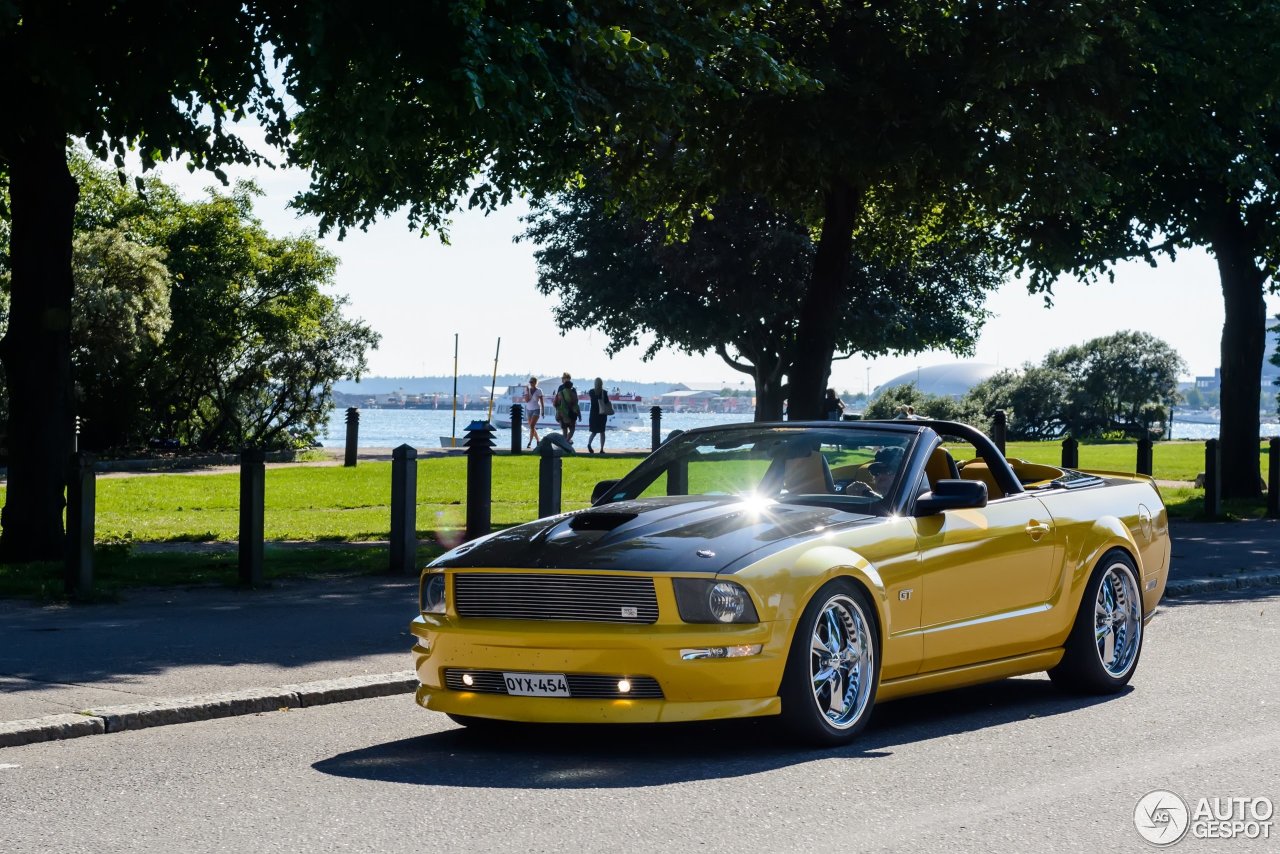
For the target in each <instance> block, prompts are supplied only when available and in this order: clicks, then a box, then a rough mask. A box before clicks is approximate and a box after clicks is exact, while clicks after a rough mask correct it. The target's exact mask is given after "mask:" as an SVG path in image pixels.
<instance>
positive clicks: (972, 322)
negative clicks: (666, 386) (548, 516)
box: [524, 182, 1000, 421]
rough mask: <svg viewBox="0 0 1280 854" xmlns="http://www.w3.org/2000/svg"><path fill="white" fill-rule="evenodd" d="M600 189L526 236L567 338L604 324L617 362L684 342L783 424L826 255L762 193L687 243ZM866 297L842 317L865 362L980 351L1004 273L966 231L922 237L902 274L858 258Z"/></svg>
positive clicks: (551, 210)
mask: <svg viewBox="0 0 1280 854" xmlns="http://www.w3.org/2000/svg"><path fill="white" fill-rule="evenodd" d="M610 196H611V191H609V190H607V189H606V190H604V191H601V189H600V185H599V183H597V182H592V183H589V184H588V185H587V186H586V187H584V188H582V189H580V190H576V191H573V192H569V193H565V194H562V195H560V196H559V197H557V198H556V199H554V200H549V201H545V202H537V201H535V202H534V206H533V213H532V214H531V216H530V217H529V223H530V225H529V229H528V230H527V231H526V232H525V235H524V238H525V239H528V240H531V241H533V242H534V243H536V244H538V246H539V249H538V250H537V252H536V253H535V257H536V258H537V260H538V288H539V290H541V291H542V292H543V293H544V294H548V295H550V294H558V295H559V296H560V298H561V302H560V305H559V307H558V308H557V311H556V320H557V323H558V324H559V326H560V328H561V329H562V330H569V329H575V328H600V329H602V330H604V331H605V332H606V333H607V334H608V335H609V344H608V347H607V351H608V352H609V353H610V354H611V355H612V354H614V353H617V352H618V351H620V350H622V349H623V348H624V347H627V346H631V345H634V344H636V343H638V342H639V336H640V334H641V333H642V332H645V331H648V332H650V333H652V334H653V341H652V343H651V344H650V345H649V348H648V349H647V351H646V352H645V358H649V357H651V356H652V355H654V354H655V353H657V352H659V351H660V350H663V349H666V348H669V347H676V348H678V349H681V350H683V351H685V352H698V353H705V352H707V351H709V350H714V351H715V352H716V353H717V354H718V355H719V356H720V357H721V358H722V359H723V360H724V361H725V363H726V364H728V365H729V367H731V368H733V369H734V370H737V371H741V372H743V373H746V374H750V375H751V376H752V378H753V379H754V381H755V389H756V413H755V417H756V420H757V421H774V420H779V419H781V417H782V412H783V400H784V399H785V398H786V397H787V389H786V387H785V386H784V382H783V377H784V376H787V377H789V376H791V374H792V371H793V366H794V364H795V363H796V361H797V359H799V358H801V354H802V353H803V352H804V350H805V349H806V347H807V342H805V341H804V340H803V339H802V338H801V337H800V336H799V334H798V329H797V325H798V320H799V313H800V308H801V306H802V304H803V301H804V295H805V285H806V283H808V282H809V280H810V273H811V270H812V266H813V262H814V256H815V247H814V244H813V240H812V237H811V235H810V233H809V231H808V230H807V229H805V228H804V227H803V226H802V225H801V224H800V223H799V222H798V221H796V219H795V218H794V217H791V216H788V215H786V214H783V213H780V212H778V211H775V210H773V209H772V208H770V207H769V206H768V205H767V204H766V203H764V202H763V201H761V200H760V199H752V198H742V197H738V198H729V199H726V200H725V201H723V202H720V203H718V204H717V205H715V207H713V208H712V211H711V216H710V218H702V219H699V220H697V221H696V222H695V223H694V224H693V226H692V228H691V229H690V231H689V234H688V239H687V240H680V239H679V236H678V235H673V234H671V233H670V232H669V231H668V230H667V229H666V228H664V227H663V225H662V224H661V223H660V222H658V221H646V220H644V219H642V218H641V217H640V216H638V215H637V214H636V213H635V212H634V211H632V210H631V209H630V208H629V207H627V206H625V205H624V206H623V207H622V208H620V209H619V210H618V211H617V212H615V213H613V214H612V215H611V214H610V213H609V205H608V199H609V198H610ZM849 276H850V277H851V278H853V277H855V276H856V277H857V278H858V279H859V280H860V281H861V282H862V283H863V291H862V294H861V298H860V299H858V300H850V301H848V302H844V303H842V304H840V305H839V306H837V307H835V308H834V309H833V310H834V311H835V312H836V314H837V318H836V320H837V327H838V330H839V332H838V336H837V339H836V343H837V346H838V347H839V348H840V349H841V350H842V351H845V353H846V356H845V357H847V355H851V354H852V353H862V354H865V355H882V354H885V353H889V352H899V353H906V352H918V351H920V350H923V349H927V348H931V347H950V348H953V349H956V350H960V351H964V350H966V349H968V348H971V347H972V346H973V342H974V339H975V338H976V336H977V332H978V330H980V329H981V326H982V321H983V320H984V319H985V313H984V312H983V310H982V307H981V306H982V303H983V300H984V298H985V295H986V291H987V290H990V289H992V288H994V287H996V286H997V285H998V284H999V280H1000V276H999V272H998V271H997V270H996V269H995V268H994V265H993V264H992V262H991V259H990V258H989V257H988V256H986V255H984V254H983V253H982V252H981V251H980V246H979V245H978V242H977V241H975V240H973V239H971V238H970V236H968V235H964V234H961V233H953V234H948V235H944V236H942V237H941V238H933V239H930V240H920V241H918V251H916V253H915V254H914V255H913V256H910V257H904V258H902V259H901V260H899V261H898V262H897V263H896V264H895V265H894V266H885V265H883V264H881V263H878V262H877V261H875V260H863V259H855V260H854V261H853V262H852V263H851V264H850V273H849Z"/></svg>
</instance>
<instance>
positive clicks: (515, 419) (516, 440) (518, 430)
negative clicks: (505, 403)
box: [511, 403, 524, 456]
mask: <svg viewBox="0 0 1280 854" xmlns="http://www.w3.org/2000/svg"><path fill="white" fill-rule="evenodd" d="M523 434H524V407H523V406H521V405H520V404H518V403H513V404H512V405H511V453H513V454H515V455H517V456H519V454H520V452H521V451H522V450H524V441H523V439H524V435H523Z"/></svg>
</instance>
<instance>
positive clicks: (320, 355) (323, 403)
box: [0, 152, 378, 450]
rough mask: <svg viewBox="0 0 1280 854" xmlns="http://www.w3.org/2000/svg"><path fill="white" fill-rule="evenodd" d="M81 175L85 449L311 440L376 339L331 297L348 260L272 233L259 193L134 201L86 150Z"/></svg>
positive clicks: (77, 263)
mask: <svg viewBox="0 0 1280 854" xmlns="http://www.w3.org/2000/svg"><path fill="white" fill-rule="evenodd" d="M72 165H73V170H74V173H75V175H76V179H77V182H78V183H79V185H80V186H81V188H82V193H81V203H80V205H79V206H78V207H77V209H76V228H77V234H76V238H75V244H74V255H73V274H74V277H75V284H76V290H75V295H74V297H73V300H72V339H73V349H72V363H73V376H74V379H75V382H76V396H77V400H78V409H77V412H78V414H79V415H81V416H82V418H83V425H84V426H83V435H82V438H81V447H85V448H90V449H94V450H105V449H137V448H139V447H145V445H146V443H147V441H148V440H149V439H152V438H155V437H161V438H164V439H172V440H175V441H176V442H177V443H178V444H179V445H180V446H181V447H184V448H190V449H194V450H211V449H236V448H240V447H243V446H245V445H255V446H260V447H267V448H274V447H301V446H306V445H308V444H311V443H313V442H314V441H315V437H316V436H317V435H318V433H319V431H320V429H321V428H322V426H323V424H324V423H325V421H326V419H327V416H328V413H329V411H330V410H331V409H332V408H333V400H332V391H333V383H334V382H335V381H336V380H338V379H342V378H344V377H351V376H358V375H359V374H360V372H362V371H363V370H364V369H365V365H366V361H365V359H366V353H367V351H368V350H369V349H370V348H372V347H375V346H376V345H377V341H378V336H377V334H376V333H374V332H372V331H371V330H370V329H369V328H368V327H367V326H366V325H364V324H363V323H361V322H359V321H355V320H348V319H346V318H345V317H344V316H343V310H344V308H345V306H346V304H347V301H346V299H345V298H342V297H334V296H331V295H329V294H327V293H325V292H324V291H325V289H326V288H328V287H329V286H330V285H331V283H332V278H333V273H334V271H335V269H336V267H337V259H336V258H335V257H334V256H333V255H332V254H330V253H328V252H326V251H324V250H323V249H321V248H320V246H319V245H318V244H317V243H316V242H315V240H314V239H312V238H309V237H290V238H274V237H271V236H270V235H268V234H267V233H266V232H265V230H264V229H263V228H262V225H261V223H260V222H259V221H258V220H257V219H256V218H254V216H253V199H254V198H255V196H257V195H258V194H259V191H258V190H257V189H256V188H255V187H254V186H253V185H251V184H239V185H237V186H236V187H235V188H234V189H233V191H232V193H231V194H229V195H222V194H216V193H215V194H213V195H212V196H211V197H210V198H209V199H207V200H205V201H200V202H185V201H183V200H182V199H181V198H180V197H179V196H178V195H177V193H176V192H175V191H174V190H173V189H172V188H170V187H168V186H167V185H165V184H163V183H162V182H160V181H159V180H157V179H155V178H151V179H149V180H148V181H147V182H146V190H147V192H146V195H145V196H139V195H138V194H137V193H135V192H132V191H131V190H128V189H125V188H123V187H121V186H120V184H119V182H118V181H116V180H115V177H114V175H113V174H112V173H111V172H110V171H109V170H106V169H103V168H101V167H99V166H96V165H95V164H93V163H92V162H90V161H89V160H87V159H86V158H85V157H83V156H82V155H80V154H78V153H75V152H73V156H72ZM3 284H4V277H3V274H2V273H0V294H3V292H4V288H3V287H2V285H3ZM0 299H2V298H0ZM2 309H3V304H0V332H2V331H3V329H4V312H3V310H2ZM2 388H3V387H2V386H0V390H2Z"/></svg>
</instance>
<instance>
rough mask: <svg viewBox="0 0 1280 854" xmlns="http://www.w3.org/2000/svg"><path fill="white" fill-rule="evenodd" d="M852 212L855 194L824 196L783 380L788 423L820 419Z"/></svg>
mask: <svg viewBox="0 0 1280 854" xmlns="http://www.w3.org/2000/svg"><path fill="white" fill-rule="evenodd" d="M857 206H858V194H857V193H856V192H855V191H854V190H853V188H851V187H849V186H848V185H847V184H843V183H841V184H837V185H836V186H834V187H832V188H831V189H830V190H828V191H827V194H826V198H825V200H824V208H825V211H824V216H823V220H822V236H821V237H820V238H819V240H818V252H817V254H816V255H815V256H814V260H813V273H812V275H811V276H810V279H809V289H808V290H807V291H806V292H805V296H804V300H803V301H802V302H801V304H800V322H799V323H798V324H797V325H796V341H797V342H798V343H797V346H796V357H795V360H794V362H793V363H792V366H791V371H790V372H789V375H788V376H789V380H790V382H789V396H788V401H787V417H788V418H790V419H791V420H793V421H800V420H817V419H819V418H821V417H822V398H823V397H824V395H825V393H826V389H827V378H828V377H830V376H831V358H832V356H834V355H835V352H836V333H837V331H838V329H837V326H836V319H837V318H838V317H839V314H840V313H839V312H838V311H836V310H835V307H836V305H837V303H838V302H839V301H840V300H842V299H846V298H847V295H846V293H845V279H846V276H847V275H848V271H849V251H850V249H851V248H852V246H853V224H854V221H855V220H856V219H857Z"/></svg>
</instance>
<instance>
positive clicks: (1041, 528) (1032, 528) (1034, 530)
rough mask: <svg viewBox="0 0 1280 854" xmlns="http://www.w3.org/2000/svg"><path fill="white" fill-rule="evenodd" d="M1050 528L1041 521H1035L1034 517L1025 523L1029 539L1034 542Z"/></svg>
mask: <svg viewBox="0 0 1280 854" xmlns="http://www.w3.org/2000/svg"><path fill="white" fill-rule="evenodd" d="M1050 530H1051V529H1050V527H1049V526H1048V525H1046V524H1045V523H1043V522H1037V521H1036V520H1035V519H1032V520H1031V521H1030V522H1028V523H1027V533H1028V534H1029V535H1030V536H1031V539H1033V540H1035V541H1036V542H1039V541H1040V538H1041V537H1043V536H1044V535H1045V534H1047V533H1049V531H1050Z"/></svg>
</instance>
